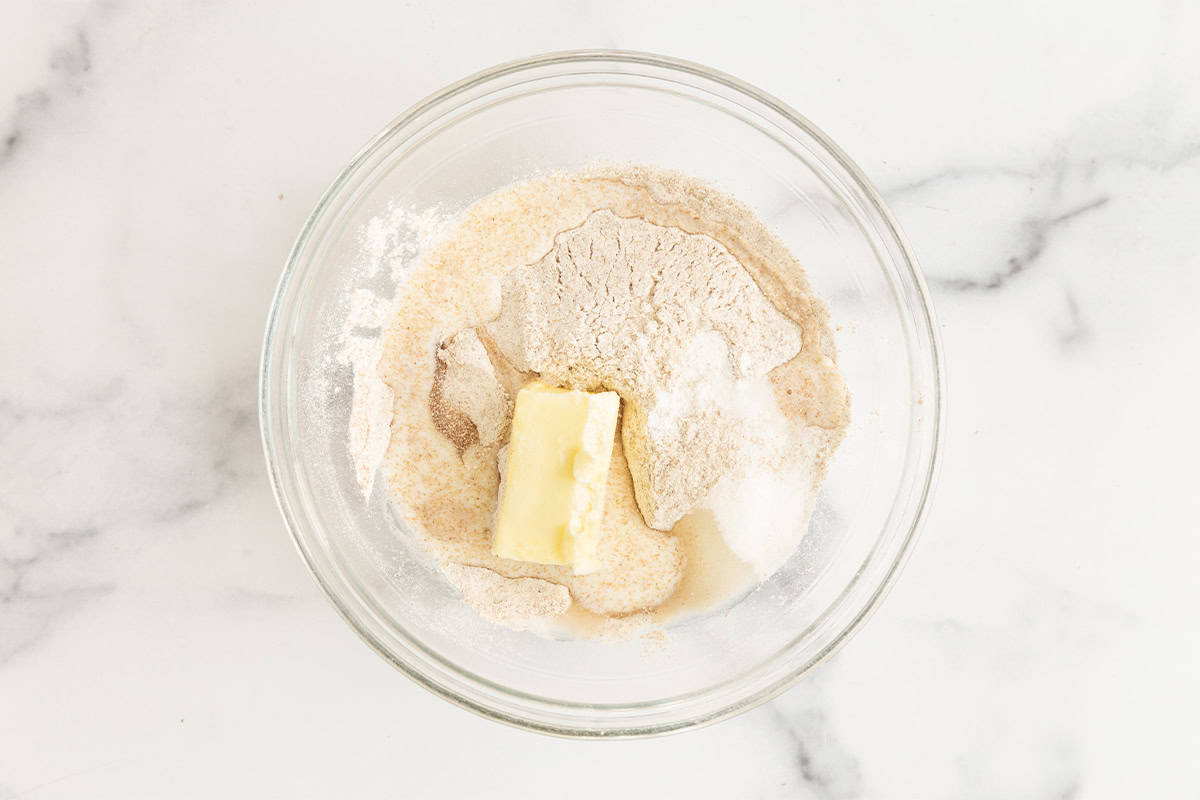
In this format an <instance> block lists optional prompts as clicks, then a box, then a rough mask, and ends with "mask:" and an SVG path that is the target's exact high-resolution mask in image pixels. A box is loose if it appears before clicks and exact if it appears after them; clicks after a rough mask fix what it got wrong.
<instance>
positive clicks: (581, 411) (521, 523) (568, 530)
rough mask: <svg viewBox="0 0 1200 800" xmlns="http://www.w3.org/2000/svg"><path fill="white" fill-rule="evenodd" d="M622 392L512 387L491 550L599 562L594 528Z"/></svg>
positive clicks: (540, 559)
mask: <svg viewBox="0 0 1200 800" xmlns="http://www.w3.org/2000/svg"><path fill="white" fill-rule="evenodd" d="M620 404H621V401H620V397H619V395H617V393H616V392H595V393H593V392H578V391H572V390H568V389H558V388H555V387H553V386H547V385H546V384H543V383H537V382H535V383H531V384H529V385H528V386H526V387H525V388H523V389H521V391H520V392H518V393H517V402H516V409H515V410H514V411H513V421H512V438H511V439H510V441H509V443H508V455H507V457H506V458H505V466H504V479H503V481H502V484H501V487H500V510H499V513H498V515H497V518H496V533H495V536H494V537H493V539H492V552H494V553H495V554H496V555H498V556H500V557H501V558H511V559H514V560H517V561H531V562H534V563H537V564H570V565H571V566H572V567H573V568H574V571H575V573H576V574H583V573H587V572H594V571H595V570H596V569H598V568H599V561H598V556H597V553H598V549H599V544H600V527H601V523H602V521H603V517H604V495H605V492H606V489H607V486H608V467H609V463H610V461H611V459H612V449H613V434H614V432H615V431H616V427H617V411H618V410H619V408H620Z"/></svg>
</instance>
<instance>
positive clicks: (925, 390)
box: [261, 51, 943, 737]
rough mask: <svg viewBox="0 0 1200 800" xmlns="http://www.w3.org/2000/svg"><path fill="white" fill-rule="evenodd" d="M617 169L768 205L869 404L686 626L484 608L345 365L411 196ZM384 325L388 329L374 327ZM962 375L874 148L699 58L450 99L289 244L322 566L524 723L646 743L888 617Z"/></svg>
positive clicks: (430, 677)
mask: <svg viewBox="0 0 1200 800" xmlns="http://www.w3.org/2000/svg"><path fill="white" fill-rule="evenodd" d="M601 161H633V162H640V163H646V164H655V165H659V166H663V167H669V168H674V169H677V170H680V171H682V172H685V173H688V174H691V175H694V176H697V177H700V178H703V179H706V180H708V181H711V182H713V183H715V184H717V185H718V186H720V187H722V188H723V189H725V190H726V191H728V192H730V193H732V194H733V195H734V196H736V197H738V198H739V199H741V200H742V201H744V202H746V203H748V204H749V205H751V206H752V207H753V208H755V209H756V210H757V211H758V213H759V214H760V216H761V217H762V218H763V219H764V220H765V221H766V222H767V224H768V225H770V226H771V227H772V228H773V229H774V230H775V231H776V232H777V233H778V234H779V235H780V236H781V237H782V238H783V240H784V241H785V242H786V243H787V245H788V246H789V247H790V248H791V250H792V252H793V253H795V254H796V256H798V257H799V258H800V260H801V261H802V262H803V263H804V264H805V266H806V268H807V270H808V274H809V277H810V278H811V280H812V283H813V285H814V287H815V288H816V289H817V291H818V292H819V293H820V295H821V296H822V297H824V298H825V300H826V301H827V302H828V303H829V305H830V308H831V312H832V316H833V321H834V324H835V326H836V328H837V330H836V337H837V344H838V350H839V353H840V358H839V361H840V364H841V367H842V369H843V371H844V374H845V376H846V381H847V383H848V385H849V387H850V390H851V392H852V394H853V422H852V424H851V427H850V429H849V433H848V435H847V437H846V440H845V442H844V443H843V444H842V446H841V449H840V450H839V452H838V453H837V455H836V458H835V461H834V464H833V467H832V470H831V472H830V475H829V477H828V480H827V481H826V482H825V485H824V488H823V490H822V492H821V495H820V498H819V501H818V505H817V510H816V512H815V514H814V517H813V521H812V525H811V528H810V531H809V533H808V535H807V537H806V538H805V539H804V541H803V543H802V545H801V547H800V549H799V551H798V552H797V553H796V554H795V555H794V557H793V558H792V559H791V560H790V561H789V562H788V563H787V564H786V565H785V567H784V568H783V569H781V570H780V571H779V572H778V573H776V574H775V575H774V576H773V577H772V578H771V579H770V580H769V581H767V582H766V583H765V584H764V585H762V586H761V587H760V588H758V589H757V590H755V591H754V592H752V593H750V594H749V595H747V596H746V597H744V598H742V599H741V600H740V601H739V602H737V603H736V604H735V605H733V606H732V607H730V608H727V609H724V610H722V611H721V612H720V613H716V614H712V615H710V616H708V617H705V618H702V619H699V620H694V621H691V622H687V623H683V624H680V625H677V626H675V627H672V628H671V629H670V630H669V631H668V637H667V640H666V642H665V643H664V644H662V645H661V646H656V647H647V646H646V644H645V643H644V642H640V641H632V642H615V643H614V642H597V641H554V640H549V639H544V638H539V637H537V636H534V635H532V634H527V633H517V632H514V631H510V630H508V629H505V628H500V627H497V626H495V625H493V624H491V623H488V622H485V621H484V620H483V619H481V618H480V617H478V616H477V615H476V614H475V613H474V611H472V610H471V609H470V608H469V607H467V606H466V605H465V604H464V603H462V602H461V601H460V600H459V599H458V598H457V596H456V593H455V591H454V590H453V589H452V588H451V587H450V586H449V584H447V583H446V581H445V580H444V579H443V578H442V577H441V575H440V573H439V572H438V571H437V569H436V568H435V567H434V566H433V565H432V564H431V563H430V561H429V559H428V558H427V557H426V556H425V555H424V553H423V552H422V551H421V549H420V547H419V545H417V544H416V543H415V541H414V540H413V538H412V536H411V534H410V532H408V531H406V530H405V528H404V524H403V521H402V520H398V519H396V518H394V516H393V515H392V514H391V513H390V511H389V507H388V504H387V502H386V498H385V497H384V494H385V493H384V492H382V491H379V490H376V491H375V492H374V494H373V495H372V497H371V499H370V501H366V500H364V498H363V496H362V493H361V491H360V489H359V486H358V483H357V481H356V479H355V472H354V469H353V467H352V464H351V461H350V456H349V454H348V450H347V444H346V442H347V423H348V416H349V410H350V405H349V401H350V394H351V386H352V376H351V372H350V370H349V369H348V368H346V367H344V366H341V365H338V364H337V363H336V362H331V360H330V357H329V356H330V347H331V342H332V341H333V340H334V339H335V338H336V336H337V333H338V332H339V331H341V330H342V327H343V322H344V321H345V319H346V315H347V314H348V313H349V311H348V302H347V300H348V297H349V296H350V294H351V292H353V291H354V290H355V289H356V288H359V287H368V288H370V289H372V290H373V291H375V292H379V291H383V292H387V291H388V290H389V288H394V287H389V286H387V285H386V284H387V281H388V278H387V277H386V276H384V275H381V274H375V275H372V274H371V270H370V269H364V268H363V254H362V240H363V235H364V231H365V230H366V226H367V224H368V222H369V220H371V219H372V218H373V217H376V216H377V215H380V214H383V213H385V212H386V211H387V210H388V208H389V207H390V204H393V203H395V204H399V205H402V206H407V207H410V208H415V209H422V208H432V207H438V208H439V209H441V211H443V212H447V211H449V212H454V211H458V210H461V209H465V208H466V207H467V206H469V205H470V204H471V203H473V202H475V201H476V200H478V199H480V198H482V197H484V196H485V195H487V194H489V193H491V192H493V191H495V190H497V189H499V188H501V187H503V186H504V185H506V184H508V183H511V182H513V181H516V180H520V179H523V178H528V177H531V176H533V175H536V174H540V173H545V172H550V171H556V170H569V169H574V168H579V167H582V166H585V165H588V164H592V163H596V162H601ZM367 333H368V334H369V333H370V331H367ZM942 414H943V382H942V375H941V361H940V355H939V346H938V337H937V328H936V325H935V324H934V321H933V313H932V310H931V308H930V304H929V297H928V295H927V293H926V289H925V286H924V283H923V281H922V279H921V275H920V273H919V271H918V268H917V265H916V262H915V260H914V258H913V254H912V252H911V250H910V249H909V247H908V245H907V244H906V243H905V240H904V236H903V234H901V232H900V230H899V228H898V227H897V224H896V222H895V220H894V219H893V218H892V215H891V214H890V213H889V212H888V210H887V209H886V208H885V206H884V204H883V201H882V200H881V198H880V196H879V194H878V193H877V192H876V191H875V189H874V188H872V186H871V185H870V183H869V182H868V181H867V179H866V177H865V176H864V175H863V174H862V172H861V171H860V170H859V169H858V167H856V166H855V165H854V164H853V162H851V161H850V159H849V158H848V157H847V156H846V155H845V154H844V153H843V152H842V151H841V150H840V149H839V148H838V147H837V145H835V144H834V143H833V142H832V141H830V140H829V138H828V137H826V136H825V135H824V134H823V133H821V132H820V131H819V130H817V129H816V128H815V127H814V126H813V125H812V124H811V123H809V122H808V121H807V120H805V119H804V118H803V117H801V116H800V115H799V114H797V113H796V112H795V111H793V110H792V109H790V108H788V107H787V106H786V105H784V104H783V103H781V102H780V101H779V100H776V99H775V98H773V97H771V96H769V95H767V94H765V93H763V92H761V91H759V90H758V89H755V88H754V87H752V86H748V85H746V84H745V83H742V82H741V81H738V80H736V79H734V78H731V77H729V76H728V75H723V74H721V73H718V72H714V71H713V70H710V69H707V68H705V67H701V66H698V65H696V64H690V63H686V62H682V61H677V60H674V59H669V58H664V57H661V56H654V55H648V54H642V53H629V52H608V51H587V52H568V53H553V54H549V55H544V56H537V57H534V58H530V59H527V60H525V61H520V62H516V63H512V64H506V65H503V66H500V67H496V68H495V69H491V70H488V71H487V72H484V73H481V74H479V75H476V76H474V77H471V78H468V79H466V80H464V81H461V82H460V83H457V84H454V85H453V86H450V87H447V88H446V89H444V90H442V91H440V92H438V93H437V94H435V95H434V96H432V97H430V98H429V99H427V100H425V101H423V102H421V103H419V104H417V105H416V106H415V107H413V108H412V109H410V110H409V111H407V112H406V113H404V114H403V115H402V116H401V117H400V118H399V119H397V120H396V121H395V122H394V123H392V124H391V125H389V126H388V127H387V129H386V130H384V131H383V132H382V133H380V134H379V135H378V136H376V137H375V139H374V140H373V141H372V142H371V143H370V144H368V145H367V146H366V148H365V149H363V151H362V152H361V153H359V154H358V155H357V156H356V157H355V158H354V160H353V161H351V162H350V164H349V166H347V167H346V169H345V170H343V171H342V173H341V175H339V176H338V177H337V179H336V180H335V181H334V182H333V185H332V186H330V188H329V190H328V191H326V192H325V195H324V196H323V197H322V198H321V201H320V203H318V204H317V207H316V209H314V211H313V212H312V215H311V216H310V217H309V218H308V221H307V222H306V223H305V224H304V228H303V230H301V232H300V236H299V238H298V239H297V241H296V244H295V247H294V249H293V250H292V253H291V255H290V257H289V258H288V262H287V265H286V267H285V269H284V272H283V277H282V279H281V281H280V284H279V288H278V292H277V294H276V296H275V301H274V304H273V305H272V307H271V311H270V317H269V320H268V325H267V334H266V342H265V345H264V350H263V361H262V377H261V415H262V418H261V421H262V434H263V439H264V445H265V450H266V455H267V462H268V467H269V469H270V474H271V479H272V481H273V484H274V488H275V493H276V496H277V498H278V501H279V505H280V508H281V510H282V512H283V516H284V518H285V520H286V522H287V526H288V528H289V529H290V531H291V533H292V536H293V537H294V539H295V542H296V546H297V547H298V548H299V550H300V554H301V556H303V558H304V560H305V562H306V563H307V564H308V567H309V569H311V570H312V573H313V575H314V576H315V577H316V579H317V581H318V582H319V583H320V585H321V588H322V589H324V591H325V593H326V594H327V595H328V596H329V599H330V601H331V602H332V603H333V604H334V606H335V607H336V608H337V609H338V611H339V612H340V613H341V614H342V616H343V617H345V619H346V621H347V622H349V623H350V625H351V626H353V628H354V629H355V630H356V631H357V632H358V633H359V635H360V636H362V638H363V639H364V640H366V642H367V643H368V644H369V645H370V646H371V647H372V648H374V649H375V650H376V652H378V653H379V654H380V655H382V656H383V657H384V658H386V659H387V660H388V661H390V662H391V663H392V664H394V665H395V666H396V667H397V668H398V669H400V670H401V671H403V672H404V673H405V674H407V675H408V676H409V677H411V678H412V679H413V680H415V681H417V682H418V683H420V684H421V685H422V686H425V687H427V688H428V689H430V690H431V691H433V692H436V693H437V694H439V695H441V696H442V697H444V698H446V699H448V700H450V701H452V702H454V703H457V704H459V705H461V706H464V707H466V708H469V709H471V710H473V711H476V712H478V713H480V714H483V715H485V716H488V717H491V718H493V719H497V720H500V721H503V722H507V723H511V724H513V725H518V726H521V727H525V728H529V729H534V730H538V731H543V732H547V733H554V734H561V735H570V736H597V737H600V736H603V737H615V736H639V735H649V734H658V733H665V732H669V731H676V730H681V729H684V728H688V727H693V726H696V725H701V724H705V723H710V722H713V721H715V720H719V719H722V718H725V717H729V716H731V715H733V714H736V713H738V712H740V711H744V710H746V709H748V708H751V707H753V706H755V705H757V704H759V703H762V702H763V701H765V700H767V699H769V698H771V697H772V696H774V695H776V694H778V693H779V692H781V691H782V690H784V689H785V688H786V687H788V686H789V685H790V684H792V683H793V682H795V681H796V680H797V679H799V678H800V677H801V676H802V675H803V674H804V673H805V672H807V671H808V670H809V669H812V668H813V666H815V665H816V664H818V663H819V662H820V661H821V660H822V659H824V658H826V657H827V656H829V655H830V654H831V653H832V652H833V651H834V650H836V649H837V648H838V647H839V646H840V645H841V644H843V643H844V642H845V641H846V639H847V638H848V637H849V636H850V635H851V634H852V633H853V632H854V631H855V630H856V629H857V628H858V627H859V626H860V625H861V624H862V623H863V621H864V620H865V619H866V617H867V616H868V615H869V614H870V612H871V611H872V609H873V608H875V606H876V605H877V604H878V603H879V601H880V600H881V598H882V597H883V595H884V593H885V592H886V591H887V589H888V587H889V585H890V584H891V583H892V581H893V580H894V579H895V578H896V575H897V573H898V572H899V569H900V567H901V565H902V563H903V562H904V559H905V556H906V554H907V553H908V551H909V549H910V547H911V546H912V543H913V539H914V537H915V535H916V533H917V530H918V527H919V525H920V522H921V519H922V516H923V514H924V512H925V508H926V504H927V502H928V499H929V492H930V486H931V483H932V480H933V476H934V471H935V465H936V462H937V459H938V449H939V441H940V438H941V434H940V430H941V427H942Z"/></svg>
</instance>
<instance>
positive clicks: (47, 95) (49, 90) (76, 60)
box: [0, 0, 116, 168]
mask: <svg viewBox="0 0 1200 800" xmlns="http://www.w3.org/2000/svg"><path fill="white" fill-rule="evenodd" d="M115 6H116V4H115V3H112V2H108V0H102V1H101V2H98V3H96V4H95V5H93V6H92V7H91V8H90V9H89V10H88V11H87V13H86V14H85V15H84V18H83V20H81V21H80V22H79V23H77V24H76V25H75V26H73V28H72V30H71V34H70V36H69V37H68V39H67V41H66V42H65V43H64V44H62V45H60V46H59V47H57V48H55V49H54V51H53V52H52V53H51V54H50V58H49V60H48V63H47V67H48V69H49V74H48V75H47V76H46V78H45V80H44V81H43V82H42V83H41V84H40V85H39V86H36V87H34V88H32V89H29V90H27V91H25V92H22V93H21V94H18V95H17V96H16V97H15V98H13V101H12V111H11V112H10V113H9V123H8V128H7V130H5V131H4V133H3V134H0V168H2V167H3V166H4V165H5V164H6V163H7V162H8V161H10V160H11V159H12V157H13V155H14V154H15V153H16V152H17V151H18V150H20V149H21V147H22V146H23V145H24V144H25V143H26V142H27V140H28V138H29V135H30V132H31V131H32V130H33V129H34V128H35V127H36V126H37V124H38V123H39V122H40V121H41V120H42V119H43V118H45V117H47V116H49V114H50V112H51V111H52V110H53V108H54V107H55V105H56V104H57V103H59V102H60V101H61V100H62V99H64V98H66V97H78V96H80V95H82V94H83V93H84V90H85V88H86V86H87V83H86V77H87V75H88V73H90V72H91V70H92V35H91V28H92V26H93V25H94V23H95V20H96V18H98V17H103V16H104V15H106V14H107V13H109V12H110V11H111V10H112V9H113V8H115Z"/></svg>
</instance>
